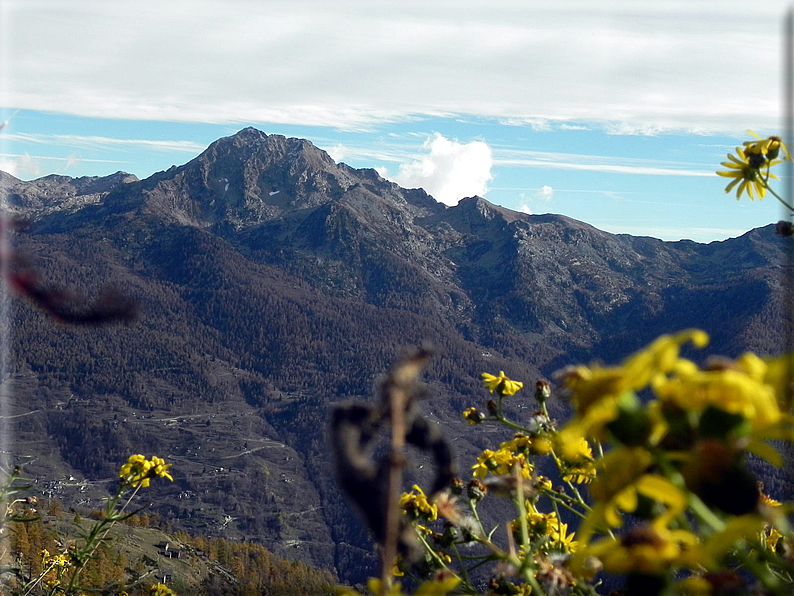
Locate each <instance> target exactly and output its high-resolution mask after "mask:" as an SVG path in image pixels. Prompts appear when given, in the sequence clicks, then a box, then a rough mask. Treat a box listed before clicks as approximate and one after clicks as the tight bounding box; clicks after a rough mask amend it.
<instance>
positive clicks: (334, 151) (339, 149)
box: [327, 143, 347, 163]
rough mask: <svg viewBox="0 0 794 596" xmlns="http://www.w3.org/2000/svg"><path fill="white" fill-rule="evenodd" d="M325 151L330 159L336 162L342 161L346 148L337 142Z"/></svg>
mask: <svg viewBox="0 0 794 596" xmlns="http://www.w3.org/2000/svg"><path fill="white" fill-rule="evenodd" d="M327 152H328V155H330V156H331V159H333V160H334V161H335V162H337V163H339V162H340V161H342V160H343V159H344V158H345V155H347V149H346V148H345V146H344V145H342V143H337V144H336V145H334V146H333V147H331V148H330V149H328V151H327Z"/></svg>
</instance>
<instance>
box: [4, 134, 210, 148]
mask: <svg viewBox="0 0 794 596" xmlns="http://www.w3.org/2000/svg"><path fill="white" fill-rule="evenodd" d="M4 138H6V139H7V140H9V141H23V142H27V143H37V144H41V145H52V144H57V145H69V146H73V147H85V148H91V149H107V148H112V147H134V148H136V149H149V150H154V151H168V152H172V151H177V152H183V153H198V152H201V151H203V150H204V149H206V148H207V146H206V145H202V144H200V143H196V142H193V141H168V140H165V141H163V140H153V139H121V138H114V137H101V136H81V135H59V134H30V133H7V134H5V135H4Z"/></svg>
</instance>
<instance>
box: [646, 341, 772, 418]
mask: <svg viewBox="0 0 794 596" xmlns="http://www.w3.org/2000/svg"><path fill="white" fill-rule="evenodd" d="M689 364H691V363H689ZM765 368H766V367H765V366H764V363H763V362H762V361H761V360H760V359H759V358H757V357H755V356H753V355H752V354H746V355H744V356H742V358H740V359H739V360H737V361H736V362H727V363H723V364H721V365H720V367H719V368H715V369H711V370H700V369H698V368H697V367H696V366H694V365H691V366H679V367H678V369H677V370H676V371H675V372H674V373H673V374H672V375H671V376H670V377H669V378H661V379H657V382H656V383H654V392H655V393H656V395H657V397H659V399H660V400H661V401H662V402H672V403H674V404H675V405H676V406H677V407H679V408H681V409H682V410H685V411H688V412H692V411H694V412H703V411H704V410H705V409H706V408H707V407H709V406H713V407H716V408H719V409H721V410H723V411H725V412H728V413H730V414H739V415H741V416H742V417H743V418H744V419H746V420H748V421H750V422H751V425H752V429H754V430H757V429H763V428H766V427H769V426H772V425H773V424H776V423H777V422H778V421H780V419H781V417H782V412H781V411H780V407H779V406H778V402H777V397H776V395H775V389H774V387H772V386H771V385H767V384H765V383H764V382H763V380H761V379H762V375H763V369H765Z"/></svg>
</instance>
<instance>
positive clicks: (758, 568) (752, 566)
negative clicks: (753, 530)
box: [734, 545, 790, 596]
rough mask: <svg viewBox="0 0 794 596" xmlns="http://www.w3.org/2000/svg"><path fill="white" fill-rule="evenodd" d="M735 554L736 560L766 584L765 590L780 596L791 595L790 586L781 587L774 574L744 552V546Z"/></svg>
mask: <svg viewBox="0 0 794 596" xmlns="http://www.w3.org/2000/svg"><path fill="white" fill-rule="evenodd" d="M734 554H735V555H736V558H737V559H739V560H740V561H741V562H742V565H744V566H745V567H746V568H747V569H748V570H750V572H751V573H752V574H753V575H754V576H755V577H757V578H758V580H759V581H760V582H761V583H762V584H764V588H766V589H767V590H769V592H770V593H772V594H777V595H779V596H785V595H786V594H790V591H789V590H790V586H784V585H781V583H780V580H779V578H778V577H777V576H776V575H775V574H774V573H772V572H771V571H770V569H769V568H768V567H767V566H766V565H762V564H761V563H759V562H758V561H756V560H755V559H753V558H752V557H751V556H750V553H748V552H746V551H745V550H744V548H743V545H739V547H738V548H737V549H736V551H735V553H734Z"/></svg>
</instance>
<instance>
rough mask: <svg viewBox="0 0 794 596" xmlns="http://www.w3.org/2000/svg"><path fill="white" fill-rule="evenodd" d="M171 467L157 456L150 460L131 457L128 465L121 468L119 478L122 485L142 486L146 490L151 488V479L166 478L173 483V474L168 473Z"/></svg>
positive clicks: (143, 457) (136, 456)
mask: <svg viewBox="0 0 794 596" xmlns="http://www.w3.org/2000/svg"><path fill="white" fill-rule="evenodd" d="M170 467H171V464H166V463H165V461H164V460H162V459H160V458H159V457H156V456H154V457H152V459H151V460H148V459H146V456H144V455H140V454H138V455H131V456H130V457H129V459H128V460H127V463H126V464H124V465H123V466H121V472H120V473H119V477H120V478H121V482H122V484H126V485H129V486H132V487H137V486H138V485H139V484H140V485H141V486H142V487H143V488H146V487H148V486H149V480H150V479H151V478H155V477H158V478H166V479H168V480H171V481H173V478H172V477H171V474H169V473H168V468H170Z"/></svg>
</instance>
